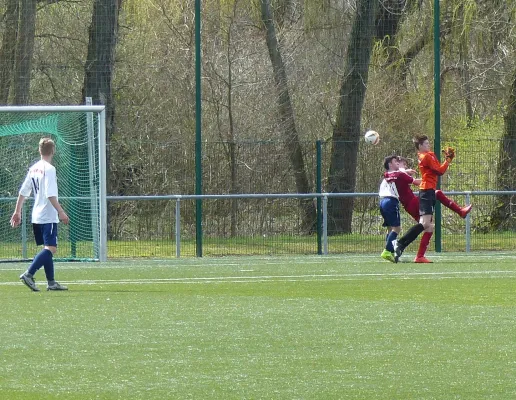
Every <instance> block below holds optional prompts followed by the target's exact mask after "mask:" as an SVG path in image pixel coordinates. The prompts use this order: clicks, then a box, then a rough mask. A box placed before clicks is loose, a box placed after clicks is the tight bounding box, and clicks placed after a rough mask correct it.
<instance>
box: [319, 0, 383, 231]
mask: <svg viewBox="0 0 516 400" xmlns="http://www.w3.org/2000/svg"><path fill="white" fill-rule="evenodd" d="M378 6H379V4H378V0H359V1H358V7H357V11H356V15H355V20H354V22H353V27H352V31H351V36H350V41H349V44H348V49H347V56H346V65H345V68H344V73H343V78H342V83H341V87H340V97H339V105H338V108H337V117H336V123H335V126H334V129H333V136H332V150H331V160H330V171H329V176H328V192H330V193H352V192H354V190H355V184H356V173H357V167H356V165H357V157H358V139H359V137H360V132H361V128H360V123H361V115H362V107H363V104H364V98H365V93H366V88H367V82H368V71H369V60H370V57H371V51H372V48H373V43H374V37H375V23H374V22H375V19H376V16H377V12H378ZM353 205H354V199H353V198H352V197H345V198H335V197H332V198H330V200H329V202H328V230H329V232H330V233H333V234H335V233H350V232H351V230H352V229H351V223H352V215H353Z"/></svg>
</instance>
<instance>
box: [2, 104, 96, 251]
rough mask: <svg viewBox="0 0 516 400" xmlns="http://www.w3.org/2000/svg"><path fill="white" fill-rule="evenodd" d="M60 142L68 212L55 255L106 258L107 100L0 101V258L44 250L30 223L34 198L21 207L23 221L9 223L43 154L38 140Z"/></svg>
mask: <svg viewBox="0 0 516 400" xmlns="http://www.w3.org/2000/svg"><path fill="white" fill-rule="evenodd" d="M42 137H50V138H52V139H53V140H54V141H55V143H56V154H55V156H54V158H53V162H52V163H53V165H54V166H55V167H56V171H57V180H58V187H59V202H60V203H61V205H62V206H63V208H64V209H65V211H66V213H67V214H68V216H69V217H70V223H69V224H68V225H65V224H59V227H58V252H57V255H56V257H57V258H59V259H67V260H104V259H105V258H106V254H105V253H106V250H105V216H106V212H105V208H106V205H105V165H106V163H105V117H104V106H39V107H38V106H33V107H31V106H27V107H0V157H1V159H2V166H1V168H0V199H1V201H0V212H1V215H2V216H3V218H2V220H3V225H4V229H2V230H0V243H1V248H0V261H17V260H22V259H31V258H33V257H34V255H35V254H36V253H37V252H38V251H39V250H40V249H39V248H38V247H37V246H36V244H35V243H34V239H33V234H32V224H31V211H32V204H33V202H32V198H31V199H28V200H27V201H26V203H25V206H24V208H23V214H22V224H21V227H17V228H11V227H10V225H9V220H10V217H11V215H12V213H13V211H14V207H15V204H16V198H17V196H18V190H19V188H20V185H21V183H22V182H23V179H24V178H25V175H26V173H27V171H28V168H29V167H30V166H31V165H32V164H33V163H35V162H36V161H38V160H39V159H40V156H39V153H38V143H39V140H40V139H41V138H42Z"/></svg>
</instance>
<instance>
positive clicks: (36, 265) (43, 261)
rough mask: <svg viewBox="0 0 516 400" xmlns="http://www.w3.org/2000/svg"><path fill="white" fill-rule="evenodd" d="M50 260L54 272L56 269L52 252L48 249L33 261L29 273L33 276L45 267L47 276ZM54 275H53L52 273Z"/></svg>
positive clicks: (42, 251) (37, 255)
mask: <svg viewBox="0 0 516 400" xmlns="http://www.w3.org/2000/svg"><path fill="white" fill-rule="evenodd" d="M49 258H50V262H51V263H52V270H53V269H54V263H53V261H52V252H51V251H50V250H48V249H43V250H41V251H40V252H39V253H38V254H36V256H35V257H34V260H32V264H31V265H30V267H29V269H28V270H27V272H28V273H29V274H31V275H34V274H35V273H36V272H38V270H39V269H40V268H41V267H43V266H45V274H46V273H47V264H48V260H49ZM52 274H53V273H52ZM47 278H48V276H47Z"/></svg>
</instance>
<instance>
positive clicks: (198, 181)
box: [195, 0, 202, 257]
mask: <svg viewBox="0 0 516 400" xmlns="http://www.w3.org/2000/svg"><path fill="white" fill-rule="evenodd" d="M201 109H202V107H201V0H195V194H196V195H202V135H201ZM195 248H196V254H197V257H202V199H196V200H195Z"/></svg>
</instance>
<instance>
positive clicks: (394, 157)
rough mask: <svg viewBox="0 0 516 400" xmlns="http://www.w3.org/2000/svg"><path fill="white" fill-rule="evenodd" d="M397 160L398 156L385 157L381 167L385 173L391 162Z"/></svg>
mask: <svg viewBox="0 0 516 400" xmlns="http://www.w3.org/2000/svg"><path fill="white" fill-rule="evenodd" d="M395 159H396V160H399V159H400V158H399V156H397V155H394V154H393V155H392V156H387V157H385V158H384V159H383V167H384V168H385V170H386V171H388V170H389V164H390V163H391V162H392V160H395Z"/></svg>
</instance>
